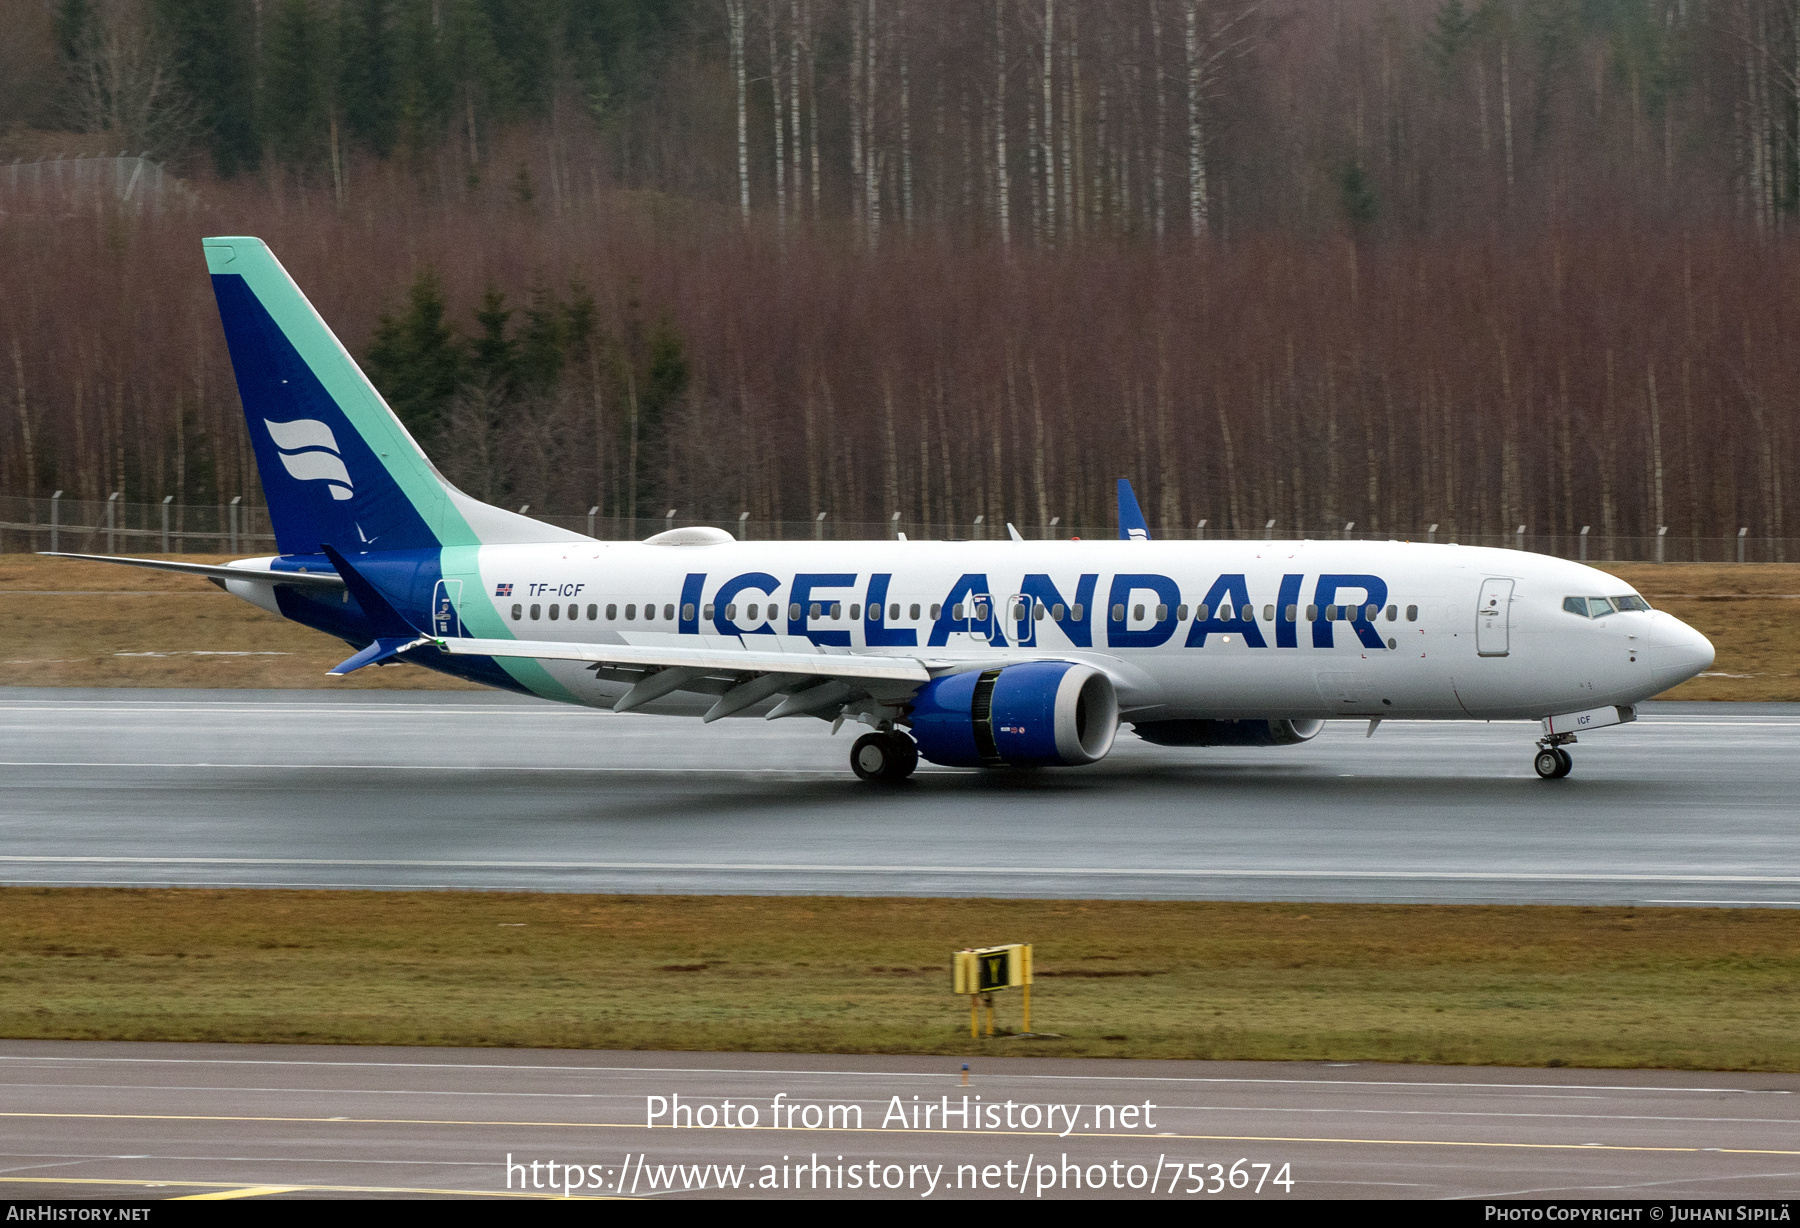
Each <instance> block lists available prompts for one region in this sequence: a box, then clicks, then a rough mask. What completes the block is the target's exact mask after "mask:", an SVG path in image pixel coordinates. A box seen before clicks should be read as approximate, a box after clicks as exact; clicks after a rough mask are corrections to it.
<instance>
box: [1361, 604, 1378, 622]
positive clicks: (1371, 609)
mask: <svg viewBox="0 0 1800 1228" xmlns="http://www.w3.org/2000/svg"><path fill="white" fill-rule="evenodd" d="M1380 609H1381V607H1380V606H1373V605H1372V606H1367V607H1365V608H1364V610H1363V621H1364V622H1366V623H1372V622H1374V621H1375V615H1376V614H1377V613H1379V612H1380Z"/></svg>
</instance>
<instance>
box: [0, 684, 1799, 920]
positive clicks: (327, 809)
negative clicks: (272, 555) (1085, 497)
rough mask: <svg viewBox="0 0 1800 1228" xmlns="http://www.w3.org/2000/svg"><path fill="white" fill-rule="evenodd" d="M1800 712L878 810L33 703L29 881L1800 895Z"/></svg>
mask: <svg viewBox="0 0 1800 1228" xmlns="http://www.w3.org/2000/svg"><path fill="white" fill-rule="evenodd" d="M1796 708H1800V705H1783V704H1764V705H1744V704H1737V705H1731V704H1706V705H1701V704H1694V705H1671V704H1660V705H1659V704H1650V705H1646V706H1645V708H1644V709H1643V712H1644V715H1643V718H1642V719H1641V720H1640V721H1638V722H1637V723H1636V724H1634V725H1630V726H1626V727H1622V728H1616V729H1605V730H1600V731H1598V732H1595V733H1592V734H1587V735H1583V738H1582V742H1581V745H1580V746H1578V747H1576V748H1575V759H1576V769H1575V775H1574V776H1573V777H1571V778H1570V779H1568V780H1565V781H1556V782H1546V781H1540V780H1538V779H1537V778H1536V777H1535V776H1534V775H1533V774H1532V772H1531V768H1530V762H1529V760H1530V752H1531V746H1532V741H1533V739H1534V738H1535V737H1536V726H1534V725H1528V724H1464V725H1406V724H1388V725H1384V726H1383V727H1382V728H1381V729H1380V730H1379V732H1378V733H1377V734H1376V735H1375V736H1374V737H1373V738H1365V737H1364V736H1363V734H1364V730H1365V726H1364V725H1363V724H1362V723H1360V722H1339V723H1333V724H1331V725H1328V726H1327V728H1326V730H1325V732H1324V733H1323V734H1322V735H1321V736H1320V737H1319V738H1318V739H1316V740H1315V741H1313V742H1311V743H1308V744H1306V745H1303V746H1295V747H1278V748H1270V749H1250V750H1223V749H1203V750H1185V749H1171V748H1162V747H1155V746H1151V745H1149V744H1148V743H1145V742H1143V741H1141V740H1140V739H1138V738H1136V737H1135V736H1133V735H1132V734H1130V733H1129V732H1123V733H1121V735H1120V738H1119V745H1118V748H1117V750H1116V751H1115V752H1114V753H1113V754H1112V755H1111V756H1110V757H1109V758H1108V759H1107V760H1105V761H1104V762H1103V763H1101V764H1099V765H1096V766H1094V767H1091V768H1080V769H1062V770H1046V771H1040V772H1031V773H1018V774H1004V775H986V774H983V773H979V772H967V771H951V770H945V769H937V768H933V767H931V766H930V765H925V766H923V767H922V768H921V769H920V771H919V773H918V774H917V775H916V776H915V777H914V778H913V779H912V781H910V782H909V783H908V784H907V785H905V786H903V787H901V788H898V789H880V788H872V787H870V786H867V785H864V784H862V783H861V782H859V781H857V780H856V779H855V778H854V777H853V776H852V775H851V773H850V771H849V769H848V766H847V762H846V760H847V756H848V752H849V746H850V742H851V739H852V733H851V731H850V730H846V731H845V732H844V733H843V734H842V735H840V736H839V737H837V738H832V737H830V736H828V731H827V727H826V726H825V725H824V724H823V723H821V722H818V721H813V720H810V719H804V718H803V719H799V720H791V721H778V722H765V721H761V720H727V721H722V722H719V723H718V724H716V725H712V726H701V725H700V724H698V723H697V722H692V721H679V720H674V719H669V718H661V717H652V716H642V715H627V716H615V715H613V714H611V713H599V712H593V711H587V710H582V709H576V708H569V707H562V706H558V705H552V704H547V703H541V702H538V701H534V700H526V699H519V698H514V697H510V696H505V695H501V694H498V693H491V694H469V693H438V694H432V693H420V692H389V693H376V692H341V693H330V692H272V691H261V692H259V691H213V692H197V691H152V690H117V691H81V690H49V689H46V690H26V689H17V688H8V689H0V849H3V850H4V855H0V880H3V881H6V882H10V883H39V884H51V883H56V884H68V883H88V884H178V885H205V886H225V885H231V886H247V887H253V886H296V887H298V886H335V887H456V888H494V889H499V888H505V889H530V890H563V891H634V892H687V893H694V892H706V893H712V892H722V893H834V894H907V895H989V896H1062V897H1129V898H1197V899H1202V898H1203V899H1260V900H1371V901H1419V902H1464V903H1468V902H1531V901H1537V902H1571V903H1638V904H1725V905H1735V904H1774V905H1783V906H1800V820H1797V819H1796V811H1795V808H1794V797H1795V796H1796V793H1800V711H1796V710H1795V709H1796Z"/></svg>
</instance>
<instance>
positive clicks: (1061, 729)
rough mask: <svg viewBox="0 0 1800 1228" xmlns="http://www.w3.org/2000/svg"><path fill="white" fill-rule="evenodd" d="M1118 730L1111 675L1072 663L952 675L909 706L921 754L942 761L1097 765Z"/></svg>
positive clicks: (936, 681) (1025, 663)
mask: <svg viewBox="0 0 1800 1228" xmlns="http://www.w3.org/2000/svg"><path fill="white" fill-rule="evenodd" d="M1118 729H1119V699H1118V695H1117V693H1116V692H1115V691H1114V690H1113V684H1112V679H1111V678H1108V677H1107V676H1106V675H1105V674H1104V673H1102V672H1100V671H1099V670H1097V669H1095V668H1094V667H1093V666H1091V665H1078V664H1075V663H1074V662H1071V661H1023V662H1021V663H1019V664H1017V665H1006V666H1002V667H1000V668H998V669H986V670H970V671H968V672H967V673H961V674H951V675H949V676H948V677H944V678H937V679H934V680H933V681H931V682H929V683H927V684H926V685H925V687H924V689H922V690H921V691H920V692H919V694H918V695H917V697H915V698H914V700H913V705H912V734H913V739H914V740H915V741H917V742H918V744H919V753H920V754H921V755H923V756H924V757H925V758H927V759H929V760H931V761H932V762H933V763H940V764H943V765H944V766H945V767H995V768H997V767H1054V766H1057V765H1066V766H1070V767H1073V766H1076V765H1079V764H1083V763H1093V762H1095V761H1096V760H1098V759H1103V758H1105V757H1106V752H1108V751H1109V750H1111V749H1112V745H1113V737H1114V735H1115V734H1117V732H1118Z"/></svg>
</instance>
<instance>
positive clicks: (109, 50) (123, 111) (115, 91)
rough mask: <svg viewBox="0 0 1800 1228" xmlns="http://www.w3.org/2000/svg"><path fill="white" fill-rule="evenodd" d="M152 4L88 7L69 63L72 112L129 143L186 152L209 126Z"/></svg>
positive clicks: (163, 152) (161, 155)
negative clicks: (153, 20) (159, 30)
mask: <svg viewBox="0 0 1800 1228" xmlns="http://www.w3.org/2000/svg"><path fill="white" fill-rule="evenodd" d="M147 10H148V5H147V4H146V3H145V0H100V2H99V3H96V4H94V5H93V7H92V8H91V9H90V10H89V12H88V19H87V21H86V23H85V25H84V28H83V29H82V31H81V34H80V37H79V41H78V43H77V45H76V48H75V54H74V57H73V58H72V60H71V61H70V64H69V91H68V95H67V98H68V101H67V106H68V111H69V114H68V119H69V122H70V123H71V124H72V125H73V126H74V127H75V128H76V129H78V130H79V131H82V132H93V133H106V134H107V135H108V136H110V137H112V138H114V139H115V140H116V141H117V143H118V144H119V146H120V147H121V148H123V149H127V150H130V151H132V152H134V153H135V152H138V151H140V150H141V151H144V152H146V153H148V154H150V155H151V156H153V157H155V158H158V159H162V160H171V159H176V158H179V157H181V155H182V154H184V153H186V152H187V150H188V149H189V147H190V146H191V145H192V144H193V143H194V141H195V140H196V139H197V138H198V137H199V136H200V134H201V131H202V128H203V125H202V122H201V113H200V109H199V107H198V106H196V105H195V103H194V101H193V99H192V98H190V97H189V96H188V95H187V94H186V93H185V92H184V91H183V90H182V89H181V87H180V85H179V84H178V83H177V80H176V72H175V61H174V57H173V55H172V54H171V52H170V51H169V49H168V47H167V45H166V44H165V43H164V41H163V40H162V39H161V38H159V37H157V35H156V32H155V31H154V30H153V29H152V28H151V25H150V21H149V13H148V11H147Z"/></svg>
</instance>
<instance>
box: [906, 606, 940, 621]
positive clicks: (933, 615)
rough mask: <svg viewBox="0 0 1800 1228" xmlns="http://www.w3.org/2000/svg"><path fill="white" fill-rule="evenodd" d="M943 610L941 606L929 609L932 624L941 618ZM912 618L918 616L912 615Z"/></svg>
mask: <svg viewBox="0 0 1800 1228" xmlns="http://www.w3.org/2000/svg"><path fill="white" fill-rule="evenodd" d="M943 610H944V607H943V606H941V605H933V606H932V607H931V619H932V621H933V622H936V621H937V620H938V619H939V618H941V617H942V616H943ZM913 617H915V618H917V617H918V615H917V614H914V615H913Z"/></svg>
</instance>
